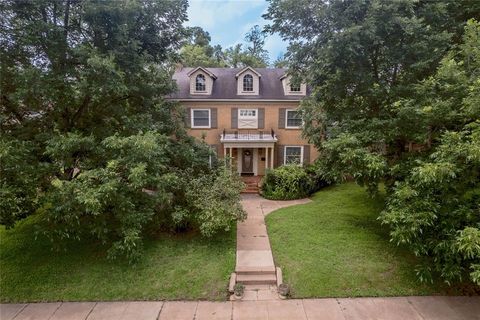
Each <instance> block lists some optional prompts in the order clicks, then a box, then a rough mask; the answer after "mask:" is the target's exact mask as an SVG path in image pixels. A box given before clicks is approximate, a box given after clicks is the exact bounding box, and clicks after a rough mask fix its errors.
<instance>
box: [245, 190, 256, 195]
mask: <svg viewBox="0 0 480 320" xmlns="http://www.w3.org/2000/svg"><path fill="white" fill-rule="evenodd" d="M241 193H249V194H256V193H259V190H243V191H242V192H241Z"/></svg>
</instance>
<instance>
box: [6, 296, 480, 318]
mask: <svg viewBox="0 0 480 320" xmlns="http://www.w3.org/2000/svg"><path fill="white" fill-rule="evenodd" d="M0 319H1V320H11V319H15V320H22V319H23V320H25V319H31V320H34V319H36V320H47V319H51V320H59V319H61V320H109V319H112V320H113V319H115V320H121V319H122V320H156V319H161V320H164V319H168V320H184V319H185V320H187V319H188V320H202V319H205V320H215V319H222V320H223V319H228V320H230V319H234V320H240V319H245V320H254V319H272V320H274V319H275V320H279V319H285V320H296V319H303V320H350V319H352V320H355V319H362V320H363V319H384V320H394V319H395V320H396V319H398V320H404V319H405V320H415V319H418V320H429V319H432V320H434V319H435V320H443V319H444V320H475V319H477V320H478V319H480V297H441V296H439V297H431V296H428V297H394V298H352V299H350V298H344V299H334V298H328V299H304V300H300V299H292V300H270V301H233V302H231V301H228V302H207V301H199V302H198V301H186V302H182V301H171V302H162V301H150V302H142V301H135V302H133V301H132V302H64V303H61V302H58V303H30V304H1V305H0Z"/></svg>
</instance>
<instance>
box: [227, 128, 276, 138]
mask: <svg viewBox="0 0 480 320" xmlns="http://www.w3.org/2000/svg"><path fill="white" fill-rule="evenodd" d="M220 140H221V141H277V135H276V134H275V131H273V129H271V130H270V131H257V130H255V131H250V130H223V132H222V134H221V136H220Z"/></svg>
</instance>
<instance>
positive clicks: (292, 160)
mask: <svg viewBox="0 0 480 320" xmlns="http://www.w3.org/2000/svg"><path fill="white" fill-rule="evenodd" d="M283 158H284V164H302V163H303V147H301V146H286V147H285V152H284V157H283Z"/></svg>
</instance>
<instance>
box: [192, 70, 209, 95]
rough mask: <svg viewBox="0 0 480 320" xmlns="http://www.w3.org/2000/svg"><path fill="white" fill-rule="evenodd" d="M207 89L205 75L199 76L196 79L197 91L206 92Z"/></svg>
mask: <svg viewBox="0 0 480 320" xmlns="http://www.w3.org/2000/svg"><path fill="white" fill-rule="evenodd" d="M206 90H207V87H206V85H205V76H204V75H203V74H199V75H197V77H196V78H195V91H201V92H203V91H206Z"/></svg>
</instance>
